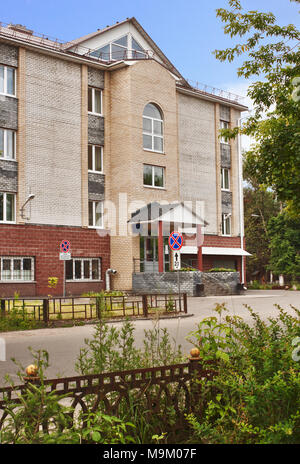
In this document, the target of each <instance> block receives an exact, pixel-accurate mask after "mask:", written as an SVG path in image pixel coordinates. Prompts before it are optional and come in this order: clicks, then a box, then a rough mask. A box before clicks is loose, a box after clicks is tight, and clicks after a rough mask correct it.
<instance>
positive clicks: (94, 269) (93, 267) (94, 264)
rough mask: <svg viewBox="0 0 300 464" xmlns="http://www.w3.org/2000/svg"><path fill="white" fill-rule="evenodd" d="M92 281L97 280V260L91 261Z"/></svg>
mask: <svg viewBox="0 0 300 464" xmlns="http://www.w3.org/2000/svg"><path fill="white" fill-rule="evenodd" d="M92 279H93V280H98V279H99V259H92Z"/></svg>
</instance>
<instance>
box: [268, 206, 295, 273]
mask: <svg viewBox="0 0 300 464" xmlns="http://www.w3.org/2000/svg"><path fill="white" fill-rule="evenodd" d="M268 233H269V237H270V250H271V258H270V269H272V270H273V272H275V273H276V274H286V275H290V276H292V277H293V278H299V277H300V218H299V217H298V218H295V217H291V216H290V215H289V214H288V213H287V212H286V211H283V212H282V213H281V214H279V215H278V216H276V217H274V218H272V219H271V220H270V222H269V226H268Z"/></svg>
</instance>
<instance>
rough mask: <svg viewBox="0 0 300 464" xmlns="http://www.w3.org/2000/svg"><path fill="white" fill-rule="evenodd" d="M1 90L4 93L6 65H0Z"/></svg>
mask: <svg viewBox="0 0 300 464" xmlns="http://www.w3.org/2000/svg"><path fill="white" fill-rule="evenodd" d="M0 92H1V93H4V66H1V65H0Z"/></svg>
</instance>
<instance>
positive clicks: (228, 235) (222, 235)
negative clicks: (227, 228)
mask: <svg viewBox="0 0 300 464" xmlns="http://www.w3.org/2000/svg"><path fill="white" fill-rule="evenodd" d="M221 237H232V235H231V234H221Z"/></svg>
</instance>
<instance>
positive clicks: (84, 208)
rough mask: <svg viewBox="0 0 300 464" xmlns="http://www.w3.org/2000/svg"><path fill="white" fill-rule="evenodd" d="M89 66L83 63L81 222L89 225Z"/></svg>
mask: <svg viewBox="0 0 300 464" xmlns="http://www.w3.org/2000/svg"><path fill="white" fill-rule="evenodd" d="M87 108H88V67H87V66H86V65H84V64H83V65H81V224H82V226H83V227H88V225H89V212H88V201H89V192H88V111H87Z"/></svg>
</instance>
